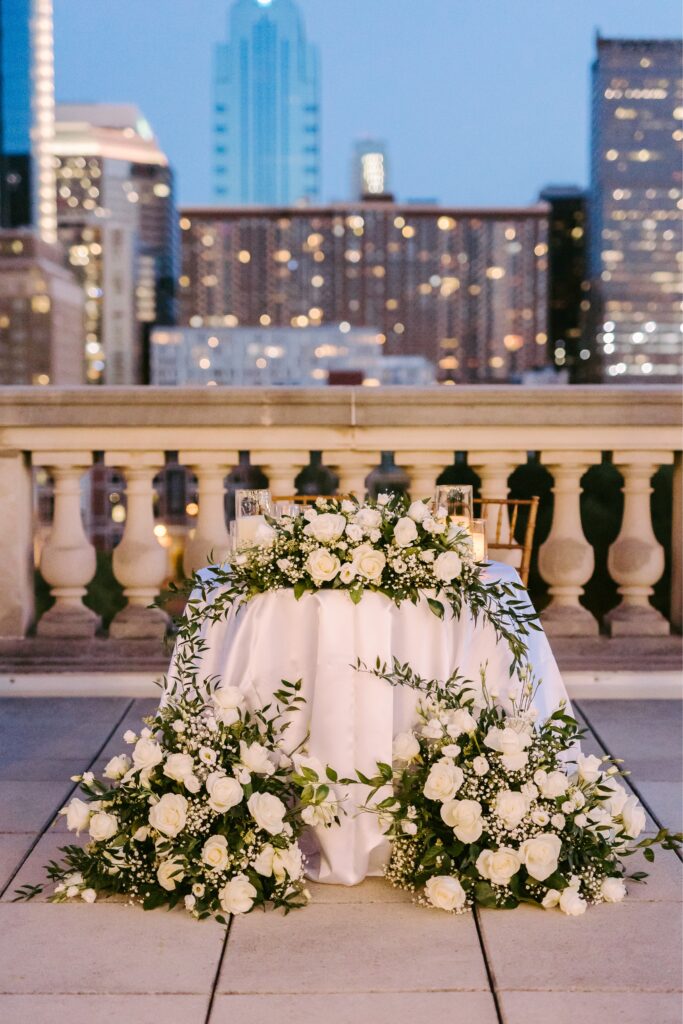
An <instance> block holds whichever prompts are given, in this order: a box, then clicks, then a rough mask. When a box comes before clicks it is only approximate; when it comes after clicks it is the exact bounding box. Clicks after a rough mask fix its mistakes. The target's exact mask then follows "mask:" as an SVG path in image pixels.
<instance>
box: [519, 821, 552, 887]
mask: <svg viewBox="0 0 683 1024" xmlns="http://www.w3.org/2000/svg"><path fill="white" fill-rule="evenodd" d="M561 849H562V842H561V840H560V838H559V836H556V835H553V834H552V833H548V834H544V835H540V836H534V837H533V839H525V840H524V842H523V843H521V844H520V847H519V855H520V857H521V858H522V860H523V861H524V866H525V868H526V869H527V871H528V872H529V874H530V875H531V877H532V878H535V879H536V881H538V882H545V880H546V878H549V877H550V875H552V874H553V872H555V871H557V864H558V861H559V859H560V850H561Z"/></svg>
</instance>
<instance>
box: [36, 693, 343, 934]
mask: <svg viewBox="0 0 683 1024" xmlns="http://www.w3.org/2000/svg"><path fill="white" fill-rule="evenodd" d="M299 689H300V683H298V682H297V683H287V682H283V683H282V688H281V690H279V691H278V692H277V693H276V695H275V698H276V706H275V709H274V711H273V712H272V713H269V712H268V709H263V710H256V711H248V710H247V709H246V707H245V702H244V697H243V695H242V693H241V691H240V690H238V689H237V688H236V687H222V688H218V689H216V688H213V689H212V688H211V687H208V688H207V689H206V691H205V693H204V695H203V696H198V695H192V693H191V691H190V690H187V691H184V692H182V693H176V694H173V693H172V694H171V695H170V696H169V697H168V698H167V703H166V704H165V706H163V707H161V708H160V709H159V710H158V711H157V713H156V714H155V715H154V716H153V717H151V718H149V719H147V725H146V727H145V728H143V729H142V731H141V732H140V734H139V735H137V734H136V733H133V732H132V731H130V730H129V731H128V732H126V733H125V734H124V737H123V738H124V741H125V742H126V743H127V744H128V745H129V746H130V748H131V752H130V754H127V753H123V754H119V755H118V756H116V757H113V758H112V759H111V760H110V761H109V762H108V764H107V765H106V767H105V769H104V778H105V780H108V781H107V782H101V781H98V780H97V779H95V777H94V775H93V773H92V772H88V773H86V774H85V775H83V776H76V777H75V778H74V781H77V782H80V784H81V788H82V790H83V794H84V796H85V799H81V797H74V798H73V799H72V800H71V802H70V803H69V804H68V806H67V807H65V808H63V810H62V812H61V813H62V814H64V815H65V816H66V823H67V826H68V828H69V829H70V830H71V831H74V832H76V833H77V834H78V833H81V832H85V833H87V834H88V836H89V841H88V843H87V845H86V846H85V847H81V846H78V845H70V846H67V847H65V848H64V849H63V850H62V853H63V854H64V859H63V862H62V863H56V862H52V863H51V864H50V865H49V867H48V876H49V877H50V879H51V880H52V882H54V883H55V889H54V893H53V894H52V896H51V899H52V900H53V901H57V902H59V901H64V900H68V899H70V898H78V899H82V900H85V901H86V902H94V900H95V899H96V898H97V896H98V895H111V894H115V893H123V894H125V895H126V896H128V897H129V898H130V901H131V902H133V903H139V904H141V905H142V906H143V907H144V909H145V910H151V909H152V908H154V907H159V906H163V905H166V906H169V907H173V906H175V905H176V904H178V903H182V904H184V906H185V908H186V909H187V910H188V911H189V912H190V913H191V914H192V915H193V916H194V917H197V918H205V917H208V916H213V917H215V918H216V919H217V920H219V921H221V922H223V923H225V916H224V915H228V914H245V913H248V912H249V911H250V910H252V909H254V908H255V907H265V906H272V907H280V908H282V909H284V911H285V912H287V911H289V910H291V909H293V908H295V907H301V906H304V905H305V904H306V902H307V900H308V894H307V890H306V888H305V884H304V880H303V873H304V864H303V857H302V852H301V849H300V847H299V844H298V838H299V836H300V835H301V832H302V830H303V828H304V827H305V825H306V824H307V823H309V824H318V825H331V824H332V823H333V822H335V821H336V820H338V815H339V812H340V808H339V806H338V804H337V801H336V799H335V798H334V796H333V795H332V794H331V791H330V787H329V786H328V784H327V779H326V778H325V773H326V770H325V769H324V768H323V766H322V765H320V764H319V763H318V762H314V761H312V760H311V759H310V758H306V757H304V756H303V755H302V754H301V753H294V755H293V756H289V755H288V754H286V753H285V752H284V750H283V746H282V742H283V735H284V732H285V730H286V727H287V722H286V721H285V720H284V716H285V715H287V714H288V713H289V712H291V711H294V710H296V709H297V708H298V707H299V706H300V704H301V703H303V698H302V697H301V696H300V694H299ZM327 772H329V776H328V778H329V781H331V782H333V781H335V780H336V775H335V773H334V772H333V771H332V770H331V769H328V770H327ZM42 889H43V886H32V885H29V886H26V887H24V888H23V889H21V890H19V891H18V898H23V899H31V898H32V897H33V896H35V895H37V893H39V892H40V891H42Z"/></svg>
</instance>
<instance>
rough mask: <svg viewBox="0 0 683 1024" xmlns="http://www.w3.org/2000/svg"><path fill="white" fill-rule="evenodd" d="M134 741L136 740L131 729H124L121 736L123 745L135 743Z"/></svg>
mask: <svg viewBox="0 0 683 1024" xmlns="http://www.w3.org/2000/svg"><path fill="white" fill-rule="evenodd" d="M136 739H137V736H136V735H135V733H134V732H133V730H132V729H126V731H125V732H124V734H123V742H124V743H135V741H136Z"/></svg>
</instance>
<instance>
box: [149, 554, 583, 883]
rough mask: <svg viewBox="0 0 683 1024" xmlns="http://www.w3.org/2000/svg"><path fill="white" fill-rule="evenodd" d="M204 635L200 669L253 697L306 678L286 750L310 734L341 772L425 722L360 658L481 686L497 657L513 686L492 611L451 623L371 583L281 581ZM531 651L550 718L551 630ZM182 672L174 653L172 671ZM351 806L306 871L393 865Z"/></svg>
mask: <svg viewBox="0 0 683 1024" xmlns="http://www.w3.org/2000/svg"><path fill="white" fill-rule="evenodd" d="M210 571H211V570H210V569H209V570H205V573H208V574H210ZM486 576H487V578H488V579H502V580H506V581H518V579H519V577H518V576H517V573H516V571H515V569H513V568H512V567H510V566H508V565H503V564H502V563H494V564H492V565H491V567H490V568H488V569H487V570H486ZM202 635H203V636H204V638H205V640H206V643H207V645H208V647H207V650H206V651H205V652H204V654H203V655H202V657H201V660H200V662H199V666H200V676H199V678H200V679H206V678H208V677H210V676H216V677H218V678H219V679H220V680H221V682H222V683H224V684H225V685H230V686H237V687H239V688H240V689H241V690H242V691H243V692H244V693H245V695H246V696H247V700H248V703H249V704H250V705H251V706H253V707H258V706H261V705H263V704H265V703H268V701H269V700H270V698H271V697H272V694H273V692H274V691H275V690H276V689H278V687H279V685H280V682H281V680H283V679H288V680H295V679H301V680H302V683H303V686H302V695H303V696H304V697H305V699H306V704H305V706H304V707H303V709H302V710H301V711H300V712H297V713H296V714H294V715H293V716H292V719H291V726H290V728H289V729H288V731H287V734H286V737H287V744H286V745H287V749H290V750H291V749H293V748H294V747H296V746H297V745H298V744H299V743H300V742H301V741H302V740H303V739H304V738H305V736H306V734H307V733H308V734H309V738H308V743H307V747H308V750H309V752H310V754H312V755H314V756H315V757H318V758H319V759H320V760H321V761H322V762H323V763H324V764H329V765H330V766H332V767H333V768H335V769H336V771H337V772H339V774H340V775H341V776H344V775H348V776H351V775H353V774H354V772H355V770H356V769H360V771H362V772H364V773H366V774H368V773H369V774H373V773H374V771H375V766H376V763H377V762H378V761H385V762H387V763H391V747H392V740H393V737H394V736H395V735H396V734H397V733H399V732H403V731H405V730H407V729H410V728H412V727H413V726H414V725H415V721H416V715H415V704H416V701H417V697H418V694H417V693H416V692H415V691H414V690H412V689H410V688H408V687H392V686H391V685H390V684H388V683H386V682H384V681H383V680H380V679H377V678H375V677H374V676H372V675H369V674H366V673H359V672H357V671H355V670H354V668H353V667H352V665H353V664H355V662H356V659H357V658H360V659H361V660H363V661H365V662H366V664H368V665H370V666H372V665H374V663H375V660H376V658H377V657H378V656H379V658H380V659H381V660H382V661H385V662H387V664H391V661H392V659H393V658H394V657H397V658H398V659H399V660H400V661H401V662H409V663H410V665H411V667H412V668H413V670H414V671H416V672H418V673H419V674H420V675H422V676H426V677H428V678H438V679H444V678H446V677H447V676H448V675H450V673H451V672H452V671H453V670H454V669H455V668H456V667H457V668H458V669H459V670H460V672H461V674H462V675H464V676H465V677H466V678H468V679H471V680H472V681H473V682H474V683H475V684H476V685H477V686H478V681H479V668H480V666H481V665H483V664H484V663H488V668H487V679H488V682H489V685H492V684H493V682H494V680H495V681H496V683H497V684H498V690H499V692H500V694H501V696H504V695H505V694H506V693H507V690H508V687H509V685H510V677H509V666H510V660H511V659H510V654H509V651H508V648H507V645H506V644H505V642H504V641H502V642H499V641H497V640H496V637H495V634H494V631H493V628H492V627H491V626H490V625H488V624H487V623H486V622H485V621H484V620H483V619H480V620H479V622H478V623H477V624H476V625H475V623H474V622H473V620H472V617H471V616H470V614H469V613H468V612H463V615H462V616H461V618H460V619H454V618H453V617H452V615H451V613H450V610H449V609H448V608H447V610H446V618H445V621H441V620H440V619H438V618H437V617H436V616H435V615H434V614H433V613H432V612H431V611H430V609H429V607H428V605H427V603H426V601H422V602H420V604H418V605H413V604H410V603H409V602H405V603H403V604H402V605H400V607H397V606H396V605H394V604H392V602H391V601H389V600H388V598H386V597H384V596H383V595H381V594H375V593H371V592H367V593H365V594H364V595H363V598H362V600H361V601H360V603H359V604H358V605H354V604H353V602H352V601H351V600H350V598H349V597H348V595H347V594H346V593H345V592H343V591H334V590H322V591H319V592H317V593H315V594H311V593H307V594H304V596H303V597H302V598H301V599H300V600H299V601H297V600H296V599H295V598H294V594H293V592H292V591H289V590H281V591H272V592H269V593H266V594H262V595H259V596H258V597H256V598H254V599H253V600H252V601H250V602H248V603H247V604H246V605H245V606H243V607H242V608H241V609H240V610H239V611H238V612H237V613H235V612H231V613H230V614H229V616H228V617H227V618H226V619H225V620H221V621H220V622H213V623H211V622H207V623H206V624H205V626H204V628H203V631H202ZM529 661H530V663H531V665H532V667H533V670H534V673H535V675H536V676H537V677H538V678H540V679H542V685H541V687H540V689H539V692H538V694H537V697H536V701H535V704H536V707H537V708H538V711H539V715H540V716H541V717H542V718H545V717H547V716H548V715H549V714H550V713H551V712H552V711H553V710H555V708H556V707H557V706H558V704H559V703H560V701H561V700H567V694H566V691H565V688H564V685H563V683H562V679H561V676H560V673H559V670H558V668H557V664H556V663H555V659H554V657H553V655H552V652H551V650H550V646H549V644H548V640H547V638H546V636H545V634H544V633H542V632H536V631H531V633H530V637H529ZM175 672H176V669H175V659H174V660H172V662H171V666H170V669H169V681H172V680H173V678H174V677H175ZM567 703H568V702H567ZM358 788H359V789H360V787H358ZM357 795H358V794H357V793H355V792H354V796H357ZM359 799H360V798H359ZM347 809H348V814H347V816H346V817H345V818H343V819H342V825H341V827H339V828H332V829H322V828H316V829H313V830H312V833H313V834H312V835H311V836H310V837H309V841H310V846H311V851H310V852H311V856H310V859H309V867H308V871H307V874H308V875H309V877H311V878H313V879H315V880H316V881H319V882H330V883H336V884H342V885H355V884H356V883H358V882H361V881H362V880H363V878H365V877H366V876H367V875H378V874H381V873H382V869H383V866H384V864H385V862H386V859H387V855H388V842H387V840H386V838H385V837H384V836H383V835H382V832H381V830H380V828H379V825H378V822H377V820H376V818H375V816H374V815H371V814H365V813H359V812H358V811H357V810H354V809H353V807H349V805H348V803H347Z"/></svg>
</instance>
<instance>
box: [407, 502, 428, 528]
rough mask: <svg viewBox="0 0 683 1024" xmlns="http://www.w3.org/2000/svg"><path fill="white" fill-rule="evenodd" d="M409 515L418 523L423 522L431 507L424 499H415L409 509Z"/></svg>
mask: <svg viewBox="0 0 683 1024" xmlns="http://www.w3.org/2000/svg"><path fill="white" fill-rule="evenodd" d="M408 515H409V516H410V518H411V519H414V520H415V522H416V523H421V522H422V520H423V519H424V518H425V516H427V515H429V507H428V506H427V505H425V503H424V501H414V502H413V503H412V504H411V506H410V508H409V509H408Z"/></svg>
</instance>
